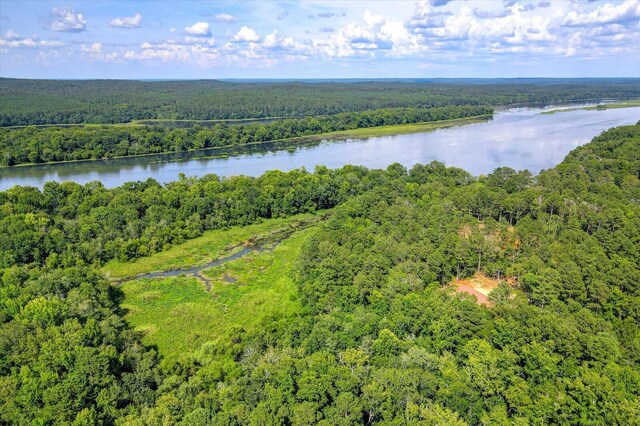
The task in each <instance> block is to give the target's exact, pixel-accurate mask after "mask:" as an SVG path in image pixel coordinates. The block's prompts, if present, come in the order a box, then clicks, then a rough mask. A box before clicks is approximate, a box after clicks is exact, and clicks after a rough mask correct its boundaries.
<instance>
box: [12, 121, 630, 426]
mask: <svg viewBox="0 0 640 426" xmlns="http://www.w3.org/2000/svg"><path fill="white" fill-rule="evenodd" d="M638 200H640V123H639V124H638V125H635V126H624V127H619V128H614V129H611V130H609V131H607V132H604V133H603V134H601V135H600V136H598V137H596V138H595V139H594V140H593V141H592V142H591V143H589V144H587V145H585V146H582V147H579V148H577V149H575V150H574V151H572V152H571V153H570V154H569V155H568V156H567V158H566V159H565V160H564V161H563V162H562V163H561V164H560V165H558V166H556V167H554V168H552V169H549V170H546V171H543V172H542V173H541V174H540V175H538V176H535V177H534V176H532V175H531V174H530V173H529V172H527V171H520V172H517V171H515V170H512V169H510V168H506V167H503V168H499V169H496V170H495V171H494V172H493V173H491V174H489V175H488V176H486V177H480V178H474V177H473V176H471V175H470V174H469V173H467V172H466V171H464V170H462V169H459V168H447V167H445V166H444V165H443V164H441V163H437V162H433V163H431V164H428V165H416V166H414V167H413V168H411V169H410V170H407V169H406V168H404V167H403V166H401V165H399V164H393V165H391V166H389V167H388V168H387V169H386V170H369V169H366V168H364V167H360V166H345V167H343V168H340V169H336V170H330V169H327V168H325V167H318V168H316V170H315V171H314V172H308V171H305V170H303V169H302V170H294V171H291V172H287V173H284V172H280V171H270V172H267V173H265V174H264V175H262V176H260V177H257V178H252V177H246V176H237V177H231V178H219V177H217V176H215V175H208V176H205V177H202V178H200V179H196V178H185V177H182V178H181V179H179V180H177V181H175V182H171V183H169V184H166V185H160V184H159V183H158V182H156V181H155V180H153V179H148V180H147V181H145V182H130V183H127V184H125V185H122V186H120V187H118V188H114V189H106V188H104V186H103V185H102V184H101V183H99V182H93V183H88V184H86V185H84V186H83V185H79V184H76V183H73V182H65V183H56V182H49V183H47V184H45V186H44V188H43V189H42V190H39V189H37V188H33V187H21V186H16V187H13V188H11V189H9V190H7V191H1V192H0V226H1V227H2V229H3V230H4V232H2V233H0V395H1V397H0V423H6V424H16V425H31V424H77V425H83V424H115V425H165V424H180V425H189V426H193V425H195V426H199V425H202V426H204V425H265V424H274V425H275V424H287V425H309V424H319V425H323V426H328V425H353V424H384V425H399V424H403V425H404V424H412V425H413V424H415V425H454V426H465V425H472V424H473V425H475V424H485V425H495V424H498V425H501V424H505V425H506V424H518V425H526V424H560V425H575V424H606V425H613V424H621V425H622V424H624V425H631V424H637V423H638V420H639V418H638V413H639V412H640V410H639V408H640V369H639V368H638V367H639V365H640V333H639V331H638V323H639V322H640V305H639V303H640V285H639V283H640V263H639V262H640V240H639V238H640V205H639V204H638ZM320 209H331V214H330V217H329V219H328V220H327V221H326V222H325V223H324V224H323V225H320V226H319V228H318V229H316V231H314V233H313V234H312V235H311V236H310V237H309V238H308V240H307V243H306V244H305V246H304V247H303V249H302V253H301V256H300V257H299V258H298V259H292V261H293V262H296V265H297V266H296V272H295V276H294V277H293V278H294V279H295V282H296V285H297V290H298V296H299V299H300V301H301V304H302V308H301V310H300V312H297V313H296V314H295V315H294V316H281V317H280V316H275V317H271V318H267V319H265V320H264V324H262V327H260V329H259V330H258V331H255V332H250V331H246V330H244V329H243V328H242V327H236V328H234V329H233V330H231V331H230V332H229V334H228V335H226V334H225V335H224V336H221V337H220V338H219V339H218V340H216V341H212V342H208V343H206V344H204V345H203V346H202V348H201V349H200V350H198V351H196V352H195V353H189V354H184V355H183V356H178V357H165V356H163V354H158V353H157V352H156V351H155V350H154V349H153V348H147V347H144V346H143V345H142V344H141V343H140V340H139V339H140V336H139V335H137V334H136V333H134V332H133V331H132V330H131V329H130V328H129V326H128V325H127V324H126V322H125V321H124V319H123V315H124V312H123V310H122V308H121V307H120V306H119V304H120V303H121V302H122V294H121V293H120V292H119V291H118V289H117V288H113V287H110V285H109V283H108V282H107V281H106V279H105V278H104V277H103V276H101V275H100V273H99V272H98V268H99V267H100V266H101V265H103V264H104V263H105V262H107V261H108V260H110V259H114V258H117V259H121V260H127V259H133V258H138V257H144V256H147V255H149V254H151V253H154V252H158V251H162V250H164V249H166V248H167V247H169V246H170V245H173V244H178V243H180V242H183V241H185V240H187V239H190V238H194V237H195V236H198V235H200V234H201V233H202V232H204V231H205V230H207V229H220V228H224V227H227V226H231V225H244V224H249V223H254V222H256V221H259V220H261V219H262V218H270V217H287V216H290V215H293V214H296V213H303V212H313V211H316V210H320ZM478 271H479V272H481V273H483V274H486V275H488V276H490V277H494V278H498V277H510V278H511V279H513V280H515V282H516V283H517V287H518V289H517V291H514V290H513V289H511V288H510V287H509V286H507V285H504V284H502V285H501V286H499V287H498V290H496V291H494V292H493V293H492V294H491V300H492V301H493V303H494V304H495V306H494V307H493V308H492V309H487V308H485V307H481V306H478V305H476V304H475V303H473V301H472V300H471V298H469V297H468V296H465V295H455V294H452V293H451V292H450V291H448V290H447V288H446V287H445V286H444V285H446V283H448V282H450V281H451V280H453V279H454V278H455V277H456V276H459V277H469V276H470V275H472V274H474V273H476V272H478Z"/></svg>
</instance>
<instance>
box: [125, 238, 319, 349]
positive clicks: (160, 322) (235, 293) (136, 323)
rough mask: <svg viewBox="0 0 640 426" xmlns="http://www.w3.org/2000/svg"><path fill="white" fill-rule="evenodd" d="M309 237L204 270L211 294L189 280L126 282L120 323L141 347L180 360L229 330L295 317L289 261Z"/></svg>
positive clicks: (295, 300)
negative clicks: (150, 347) (126, 325)
mask: <svg viewBox="0 0 640 426" xmlns="http://www.w3.org/2000/svg"><path fill="white" fill-rule="evenodd" d="M313 232H314V228H307V229H304V230H301V231H298V232H296V233H295V234H293V235H292V236H291V237H289V238H288V239H286V240H284V241H283V242H282V243H281V244H280V245H278V246H277V247H276V248H275V250H273V252H270V251H264V252H255V253H253V254H251V255H249V256H247V257H244V258H242V259H238V260H236V261H234V262H230V263H227V264H224V265H221V266H219V267H215V268H211V269H208V270H206V271H205V273H206V275H207V276H208V277H211V278H212V279H213V290H212V293H207V292H206V290H205V287H204V285H203V284H202V282H200V281H199V280H197V279H196V278H191V277H177V278H169V279H164V280H159V279H156V280H150V279H143V280H135V281H130V282H127V283H125V284H123V285H122V286H121V289H122V291H123V292H124V295H125V299H124V303H123V304H122V305H121V306H122V307H123V308H124V309H126V310H127V313H126V316H125V318H126V319H127V321H128V322H129V323H130V324H131V325H132V326H133V327H134V328H135V330H137V331H140V332H142V333H143V336H144V337H143V339H142V340H143V342H144V343H145V344H147V345H155V346H157V347H158V349H159V351H160V353H161V354H163V355H165V356H179V355H180V354H183V353H187V352H190V351H193V350H196V349H198V348H199V347H200V346H201V345H202V344H203V343H205V342H207V341H212V340H216V339H219V338H225V337H226V336H227V335H228V334H227V332H228V331H229V330H230V328H231V327H235V326H241V327H243V328H244V329H245V330H251V329H254V328H255V327H259V325H260V323H261V321H262V320H263V319H265V318H267V317H271V316H284V317H291V316H295V315H296V314H297V313H298V312H299V311H300V302H299V300H298V296H297V290H296V286H295V284H294V283H293V280H292V279H291V271H292V268H293V263H294V262H293V261H294V259H296V258H297V257H298V255H299V253H300V250H301V248H302V245H303V244H304V242H305V241H306V239H307V238H308V237H309V236H310V235H311V234H312V233H313ZM225 277H229V278H230V277H233V278H235V279H236V280H237V281H236V282H234V283H231V282H228V281H227V280H226V279H225Z"/></svg>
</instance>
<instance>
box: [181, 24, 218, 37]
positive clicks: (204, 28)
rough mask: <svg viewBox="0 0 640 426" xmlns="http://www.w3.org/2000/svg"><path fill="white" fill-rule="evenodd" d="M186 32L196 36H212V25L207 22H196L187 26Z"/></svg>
mask: <svg viewBox="0 0 640 426" xmlns="http://www.w3.org/2000/svg"><path fill="white" fill-rule="evenodd" d="M184 32H186V33H187V34H189V35H190V36H194V37H210V36H211V27H210V26H209V24H208V23H206V22H196V23H195V24H193V25H191V26H189V27H185V28H184Z"/></svg>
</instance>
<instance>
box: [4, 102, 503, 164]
mask: <svg viewBox="0 0 640 426" xmlns="http://www.w3.org/2000/svg"><path fill="white" fill-rule="evenodd" d="M491 114H493V108H491V107H488V106H485V105H461V106H456V105H449V106H444V107H433V108H394V109H380V110H372V111H363V112H348V113H340V114H336V115H332V116H324V117H318V118H314V117H306V118H303V119H289V120H278V121H273V122H270V123H251V124H240V125H227V124H216V125H215V126H213V127H212V128H208V129H206V128H202V127H201V126H197V125H196V126H193V127H190V128H188V129H178V128H170V127H164V126H102V127H94V126H87V127H47V128H43V129H38V128H36V127H33V126H30V127H25V128H21V129H0V151H1V152H2V157H1V158H0V165H3V166H13V165H18V164H24V163H36V164H37V163H45V162H50V161H69V160H85V159H98V158H113V157H124V156H130V155H139V154H153V153H161V152H170V151H186V150H193V149H202V148H215V147H223V146H230V145H244V144H248V143H253V142H266V141H275V140H280V139H288V138H296V137H302V136H309V135H316V134H321V133H327V132H333V131H343V130H350V129H358V128H368V127H376V126H387V125H393V124H408V123H421V122H431V121H440V120H449V119H457V118H465V117H475V116H487V115H491Z"/></svg>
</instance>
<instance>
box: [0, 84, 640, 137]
mask: <svg viewBox="0 0 640 426" xmlns="http://www.w3.org/2000/svg"><path fill="white" fill-rule="evenodd" d="M0 93H2V96H1V97H0V127H5V126H24V125H32V124H34V125H42V124H82V123H93V124H113V123H127V122H130V121H132V120H148V119H168V120H213V119H246V118H264V117H281V118H300V117H305V116H321V115H335V114H339V113H342V112H357V111H366V110H374V109H385V108H401V107H410V108H430V107H436V106H445V105H468V104H473V105H482V104H487V105H494V106H496V105H521V104H527V103H539V104H540V103H541V104H549V103H559V102H580V101H585V100H592V101H594V100H602V99H629V98H635V99H637V98H640V80H638V79H490V80H484V79H480V80H478V79H437V80H369V81H347V82H345V81H325V82H308V81H290V82H242V83H241V82H225V81H216V80H199V81H160V82H145V81H130V80H86V81H81V80H22V79H7V78H1V79H0Z"/></svg>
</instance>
